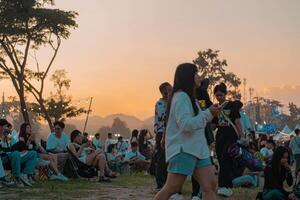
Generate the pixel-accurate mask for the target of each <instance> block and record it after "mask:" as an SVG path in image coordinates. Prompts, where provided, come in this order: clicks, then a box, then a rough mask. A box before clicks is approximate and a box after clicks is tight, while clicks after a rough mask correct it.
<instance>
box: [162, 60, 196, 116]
mask: <svg viewBox="0 0 300 200" xmlns="http://www.w3.org/2000/svg"><path fill="white" fill-rule="evenodd" d="M197 72H198V69H197V66H196V65H194V64H191V63H184V64H181V65H179V66H178V67H177V69H176V72H175V77H174V84H173V91H172V94H171V96H170V98H169V100H168V106H167V119H168V118H169V114H170V109H171V103H172V99H173V96H174V93H176V92H178V91H180V90H181V91H183V92H185V93H186V94H187V95H188V96H189V98H190V100H191V103H192V106H193V109H194V113H195V115H197V114H198V112H199V109H198V107H197V105H196V101H195V100H196V97H195V90H194V89H195V74H196V73H197Z"/></svg>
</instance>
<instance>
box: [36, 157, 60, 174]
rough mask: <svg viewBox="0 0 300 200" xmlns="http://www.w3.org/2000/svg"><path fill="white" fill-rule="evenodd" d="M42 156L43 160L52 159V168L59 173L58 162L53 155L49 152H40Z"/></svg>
mask: <svg viewBox="0 0 300 200" xmlns="http://www.w3.org/2000/svg"><path fill="white" fill-rule="evenodd" d="M40 158H41V159H43V160H48V161H50V168H51V169H52V170H53V171H54V173H55V174H59V170H58V168H57V163H55V161H54V160H53V157H52V155H50V154H49V155H48V154H40Z"/></svg>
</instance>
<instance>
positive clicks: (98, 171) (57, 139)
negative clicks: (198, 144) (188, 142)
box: [0, 119, 152, 187]
mask: <svg viewBox="0 0 300 200" xmlns="http://www.w3.org/2000/svg"><path fill="white" fill-rule="evenodd" d="M64 128H65V124H64V123H63V122H62V121H57V122H55V123H54V132H52V133H50V134H49V135H48V137H47V140H46V141H44V142H40V143H39V142H37V141H36V134H35V133H33V132H32V129H31V126H30V124H28V123H23V124H22V125H21V126H20V129H19V131H18V132H17V131H15V130H14V129H13V127H12V125H11V124H10V123H9V122H8V121H7V120H6V119H0V149H1V151H0V152H1V157H0V158H1V159H0V185H1V186H9V187H24V186H32V185H33V184H34V183H35V180H36V177H37V176H39V171H40V170H41V171H42V168H44V169H46V174H44V175H45V176H47V177H48V178H49V179H50V180H59V181H68V180H69V178H70V177H71V178H73V177H75V178H78V177H83V178H91V177H95V176H98V181H99V182H110V181H111V179H113V178H116V177H117V176H118V175H119V174H121V173H131V171H148V167H149V164H150V162H149V161H148V160H149V158H151V154H152V150H151V147H150V146H151V145H150V144H149V141H148V139H151V138H152V134H151V133H150V132H149V131H148V130H141V131H138V130H134V131H133V136H134V135H135V137H136V139H134V137H132V139H131V141H130V144H129V143H128V141H125V140H124V139H123V138H122V136H120V137H119V138H118V140H117V142H115V141H114V140H113V139H112V133H108V135H107V139H106V141H105V145H104V148H102V144H101V141H100V134H99V133H97V134H95V135H94V137H90V136H89V135H88V134H87V133H81V132H80V131H79V130H73V131H72V132H71V133H69V134H66V133H65V132H64ZM148 147H149V148H148ZM140 151H141V152H140ZM9 171H10V172H11V173H10V174H11V177H10V178H8V176H7V173H6V172H9ZM44 171H45V170H44Z"/></svg>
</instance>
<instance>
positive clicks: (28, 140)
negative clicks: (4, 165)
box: [19, 123, 68, 181]
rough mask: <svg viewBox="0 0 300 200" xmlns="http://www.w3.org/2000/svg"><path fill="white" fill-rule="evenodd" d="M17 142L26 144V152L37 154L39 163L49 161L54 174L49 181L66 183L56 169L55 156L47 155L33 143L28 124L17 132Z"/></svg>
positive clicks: (23, 125)
mask: <svg viewBox="0 0 300 200" xmlns="http://www.w3.org/2000/svg"><path fill="white" fill-rule="evenodd" d="M19 141H22V142H24V143H25V144H26V146H27V149H28V150H33V151H36V152H37V153H38V157H39V159H38V160H39V161H40V162H41V161H43V160H45V161H49V162H50V168H51V170H52V171H53V172H54V174H52V175H51V176H50V180H61V181H68V178H67V177H65V176H64V175H62V174H61V173H60V172H59V170H58V168H57V154H52V153H49V154H48V153H47V152H46V150H45V149H44V148H43V147H42V146H41V145H39V144H37V143H36V142H35V135H34V134H33V133H32V129H31V126H30V124H28V123H23V124H22V125H21V127H20V131H19Z"/></svg>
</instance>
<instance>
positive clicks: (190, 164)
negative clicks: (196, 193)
mask: <svg viewBox="0 0 300 200" xmlns="http://www.w3.org/2000/svg"><path fill="white" fill-rule="evenodd" d="M200 83H201V80H200V76H199V75H198V69H197V66H196V65H194V64H190V63H185V64H181V65H179V66H178V67H177V69H176V72H175V78H174V85H173V87H174V89H173V91H172V94H171V96H170V100H169V101H168V106H167V112H166V113H167V115H166V116H167V128H166V134H165V135H166V161H167V162H168V177H167V181H166V184H165V185H164V187H163V188H162V189H161V190H160V191H159V192H158V193H157V194H156V196H155V197H154V200H168V199H169V198H170V196H172V195H173V194H175V193H178V192H180V191H181V189H182V186H183V184H184V182H185V180H186V177H187V176H191V175H193V176H194V177H195V179H196V180H197V181H198V182H199V183H200V185H201V188H202V192H203V200H216V199H217V197H216V194H215V189H216V180H215V174H214V173H215V170H214V167H213V164H212V162H211V159H210V153H209V148H208V145H207V142H206V139H205V133H204V130H205V127H206V124H207V122H209V121H211V120H212V119H213V116H217V115H218V114H219V109H218V106H217V105H213V106H211V107H210V108H209V109H206V110H205V111H202V110H201V109H200V108H199V105H198V104H197V102H196V97H195V90H196V88H198V87H200Z"/></svg>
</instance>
